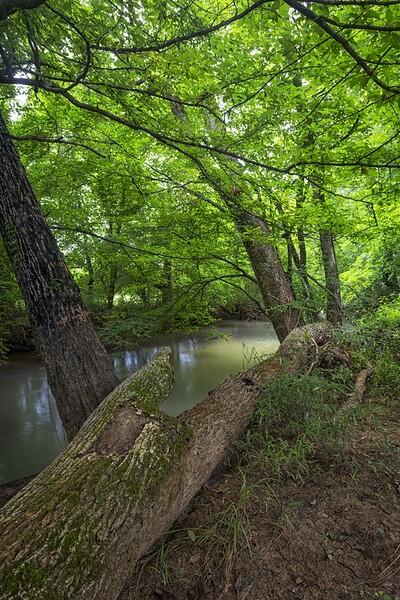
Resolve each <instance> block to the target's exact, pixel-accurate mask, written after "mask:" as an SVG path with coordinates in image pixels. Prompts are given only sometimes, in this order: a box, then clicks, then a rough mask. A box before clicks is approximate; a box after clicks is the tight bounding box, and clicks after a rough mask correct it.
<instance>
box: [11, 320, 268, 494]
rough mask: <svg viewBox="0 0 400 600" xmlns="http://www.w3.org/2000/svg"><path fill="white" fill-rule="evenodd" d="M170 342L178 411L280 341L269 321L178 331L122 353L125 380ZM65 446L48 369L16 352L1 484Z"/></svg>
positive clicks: (167, 404)
mask: <svg viewBox="0 0 400 600" xmlns="http://www.w3.org/2000/svg"><path fill="white" fill-rule="evenodd" d="M164 345H169V346H170V347H171V349H172V361H173V366H174V369H175V378H176V385H175V388H174V390H173V392H172V394H171V395H170V396H169V397H168V398H167V399H166V400H165V401H164V402H163V404H162V409H163V410H165V411H166V412H167V413H169V414H171V415H177V414H180V413H181V412H183V411H184V410H187V409H188V408H191V407H192V406H194V405H195V404H197V403H198V402H200V401H201V400H202V399H203V398H205V397H206V396H207V394H208V392H209V391H210V390H211V389H213V388H214V387H215V386H216V385H217V384H218V383H220V382H221V381H223V380H224V379H225V378H226V377H228V376H229V375H231V374H232V373H235V372H237V371H239V370H240V369H242V368H244V367H246V366H248V363H249V361H253V362H254V361H255V360H257V357H258V356H259V355H260V353H265V354H268V353H271V352H274V351H275V350H276V348H277V346H278V342H277V339H276V337H275V334H274V332H273V330H272V328H271V326H270V325H269V324H267V323H259V322H243V321H225V322H222V323H220V324H219V325H218V327H217V328H206V329H205V330H203V331H202V332H201V333H200V334H198V335H196V337H195V338H193V337H189V336H187V335H182V334H174V335H170V336H167V337H164V338H163V339H162V340H156V339H153V340H149V341H148V343H146V344H145V345H143V346H141V347H138V348H135V350H133V351H128V352H123V353H121V354H118V355H116V356H115V357H114V362H115V368H116V371H117V374H118V376H119V378H120V379H124V378H125V377H126V376H127V375H128V374H130V373H133V372H135V371H137V370H138V369H140V367H142V366H143V365H144V364H145V363H146V362H147V361H148V360H150V359H151V358H152V357H153V356H154V355H155V354H156V353H157V351H158V350H159V349H160V347H161V346H164ZM64 445H65V436H64V433H63V428H62V424H61V421H60V418H59V416H58V412H57V408H56V405H55V402H54V399H53V397H52V395H51V392H50V390H49V387H48V385H47V378H46V372H45V370H44V368H43V367H42V366H41V364H40V361H39V360H38V359H36V358H34V357H33V356H32V355H31V354H16V355H13V356H12V357H11V360H10V363H9V364H7V365H6V366H4V367H2V368H0V483H5V482H7V481H12V480H15V479H19V478H21V477H27V476H28V475H31V474H33V473H38V472H39V471H41V470H42V469H43V468H44V467H45V466H47V464H49V463H50V462H51V461H52V460H53V458H54V457H55V456H56V455H57V454H58V453H59V452H60V450H61V448H62V447H63V446H64Z"/></svg>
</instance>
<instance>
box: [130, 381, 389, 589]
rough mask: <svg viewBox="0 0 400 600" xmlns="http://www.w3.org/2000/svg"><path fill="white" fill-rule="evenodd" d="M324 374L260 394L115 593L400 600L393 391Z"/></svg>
mask: <svg viewBox="0 0 400 600" xmlns="http://www.w3.org/2000/svg"><path fill="white" fill-rule="evenodd" d="M331 379H332V378H331ZM321 381H322V378H321V377H319V376H318V375H317V376H310V377H308V378H303V381H302V382H301V381H300V384H301V385H300V390H299V389H298V387H296V386H297V384H296V382H294V384H293V382H290V381H288V382H286V383H285V382H284V383H283V387H282V385H281V386H280V387H279V386H278V389H276V390H272V392H271V393H269V394H267V395H266V399H264V400H263V401H262V402H261V405H260V406H259V407H258V409H257V411H256V415H255V419H254V422H253V425H252V427H251V429H250V430H249V432H248V434H247V435H246V438H245V439H244V440H243V441H242V443H241V445H240V447H239V448H238V451H237V455H236V458H235V460H234V464H231V466H230V468H229V469H228V470H225V472H224V474H222V475H220V476H219V477H214V478H213V480H212V481H211V482H209V484H208V486H207V487H206V488H204V489H203V490H202V492H201V493H200V494H198V495H197V497H196V498H195V500H194V502H193V503H192V506H191V507H190V511H189V512H188V513H187V514H186V515H185V516H184V517H182V518H181V520H180V521H179V522H178V523H176V524H175V527H174V530H173V531H172V532H170V533H169V534H168V536H166V537H165V538H164V540H163V542H162V544H161V545H158V546H157V547H156V548H155V549H154V550H153V551H152V552H151V553H150V554H149V555H148V556H147V557H146V558H145V559H144V560H143V561H142V563H141V565H140V568H139V570H138V571H137V572H136V573H135V574H134V575H133V576H132V577H131V579H130V581H129V582H128V584H127V585H126V587H125V590H124V592H123V593H122V595H121V597H120V600H217V599H223V600H245V599H246V600H300V599H301V600H311V599H318V600H342V599H343V600H349V599H351V600H356V599H357V600H358V599H360V600H364V599H365V600H366V599H368V600H372V599H381V600H395V599H400V469H399V467H400V429H399V422H400V398H398V399H396V394H393V396H392V397H391V399H390V400H388V399H386V400H383V399H381V398H378V397H376V386H375V389H374V390H373V394H374V395H373V397H371V394H367V396H366V398H364V401H363V402H362V405H359V406H356V407H355V408H351V409H350V410H349V409H348V408H347V406H346V396H347V397H348V396H350V393H349V389H350V388H347V392H346V385H344V386H340V385H339V386H338V385H337V384H336V383H332V382H330V383H328V384H327V387H326V386H325V384H324V383H321ZM285 385H286V390H285V389H283V388H284V387H285ZM293 385H295V387H293ZM329 386H333V388H332V387H331V388H330V387H329ZM332 389H333V393H331V392H332ZM282 390H283V392H284V393H283V396H284V398H283V400H282ZM338 390H339V391H338ZM285 394H286V396H285ZM271 395H272V400H271ZM285 397H286V400H285ZM276 399H278V404H276ZM323 399H325V402H321V400H323ZM274 403H275V404H274ZM327 407H328V408H327ZM267 413H268V414H267ZM266 415H267V416H266ZM271 415H272V416H271Z"/></svg>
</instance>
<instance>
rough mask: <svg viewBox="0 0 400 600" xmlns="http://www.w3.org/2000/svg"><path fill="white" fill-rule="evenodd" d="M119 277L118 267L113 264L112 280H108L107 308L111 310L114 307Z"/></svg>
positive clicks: (111, 268) (111, 267)
mask: <svg viewBox="0 0 400 600" xmlns="http://www.w3.org/2000/svg"><path fill="white" fill-rule="evenodd" d="M117 277H118V265H116V264H112V265H111V266H110V278H109V280H108V288H107V308H108V309H109V310H111V309H112V307H113V306H114V296H115V290H116V287H117Z"/></svg>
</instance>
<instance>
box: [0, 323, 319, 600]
mask: <svg viewBox="0 0 400 600" xmlns="http://www.w3.org/2000/svg"><path fill="white" fill-rule="evenodd" d="M329 335H330V329H329V326H327V324H326V323H325V324H323V325H322V324H317V325H313V326H307V327H306V328H301V329H297V330H296V331H294V332H293V333H292V334H291V336H290V337H289V338H287V340H285V342H284V343H283V344H282V345H281V347H280V348H279V351H278V353H277V354H276V355H275V356H274V357H272V358H270V359H268V360H267V361H264V362H263V363H261V364H260V365H258V366H256V367H253V368H252V369H249V370H248V371H246V372H245V373H241V374H238V375H235V376H233V377H230V378H229V379H227V380H226V381H225V382H224V383H222V384H221V385H219V386H218V387H217V388H216V389H215V390H213V391H212V392H211V393H210V394H209V395H208V397H207V399H206V400H205V401H204V402H202V403H201V404H199V405H198V406H196V407H194V408H193V409H191V410H190V411H188V412H187V413H184V414H183V415H181V416H180V417H178V418H174V417H169V416H167V415H165V414H163V413H161V412H160V410H159V409H158V404H159V402H160V401H161V400H162V399H163V398H165V397H166V396H167V395H168V393H169V392H170V390H171V387H172V385H173V373H172V369H171V367H170V363H169V354H170V351H169V350H168V349H163V350H161V352H160V353H159V354H158V355H157V357H156V358H155V359H154V360H153V361H152V362H151V363H148V364H147V365H146V366H145V367H143V368H142V369H141V370H140V371H138V372H137V373H136V374H135V375H133V376H132V377H131V378H130V379H128V380H126V381H125V382H123V383H122V384H121V385H120V386H119V387H118V388H116V389H115V390H114V391H113V392H112V393H111V394H110V395H109V396H108V397H107V398H106V400H104V402H103V403H102V404H101V405H100V406H99V407H98V408H97V409H96V410H95V412H94V413H93V414H92V415H91V416H90V417H89V419H88V420H87V421H86V423H85V424H84V426H83V427H82V429H81V431H80V432H79V433H78V435H77V436H76V437H75V439H74V440H73V442H72V443H71V444H70V445H69V446H68V447H67V448H66V449H65V450H64V452H63V453H62V454H60V455H59V456H58V457H57V458H56V460H55V461H54V462H53V463H52V464H51V465H50V466H49V467H48V468H47V469H46V470H45V471H43V472H42V473H41V474H40V475H39V476H38V477H36V478H35V479H34V480H33V481H32V482H31V483H29V484H28V485H27V486H26V487H25V488H24V489H23V490H22V492H20V493H19V494H18V495H17V496H15V497H14V498H13V500H11V501H10V502H9V503H8V504H7V505H6V506H5V507H4V508H3V509H2V510H1V512H0V565H1V566H0V588H1V589H2V592H3V595H2V598H3V599H4V600H11V599H15V598H29V599H30V598H32V599H33V598H34V599H35V600H42V599H43V600H44V599H47V598H57V600H70V599H72V598H73V599H74V600H80V599H84V600H94V599H96V600H103V599H107V600H114V599H116V598H117V597H118V594H119V593H120V591H121V589H122V587H123V585H124V582H125V580H126V578H127V577H128V575H129V574H130V573H129V572H130V571H132V569H133V567H134V565H135V563H136V562H137V561H138V559H139V558H141V557H142V556H143V555H144V554H145V553H146V551H148V549H149V548H150V547H151V546H152V544H153V543H154V542H155V541H156V540H157V539H158V538H159V537H160V536H161V535H162V534H163V533H164V532H165V531H166V530H168V528H169V527H171V525H172V524H173V522H174V521H175V520H176V518H177V517H178V516H179V515H180V513H181V512H182V511H183V510H184V509H185V508H186V507H187V506H188V504H189V502H190V501H191V499H192V498H193V496H194V495H195V494H196V493H197V492H198V491H199V490H200V488H201V487H202V485H203V484H204V483H205V482H206V481H207V480H208V479H209V477H210V475H211V474H212V472H213V470H214V469H215V467H216V466H217V465H218V464H219V463H220V461H221V460H222V459H223V458H224V456H225V453H226V451H227V450H228V449H229V447H230V446H231V445H232V444H233V443H234V442H235V440H237V439H238V437H239V436H240V435H241V434H242V433H243V432H244V430H245V429H246V427H247V425H248V423H249V420H250V418H251V415H252V411H253V409H254V405H255V402H256V399H257V396H258V395H259V393H260V391H261V390H262V389H263V387H264V385H265V383H267V382H268V381H269V380H271V379H273V378H276V377H279V376H280V375H282V374H286V373H297V372H305V370H306V368H307V366H308V364H309V362H310V356H313V353H314V352H315V345H322V344H324V343H326V341H327V339H329Z"/></svg>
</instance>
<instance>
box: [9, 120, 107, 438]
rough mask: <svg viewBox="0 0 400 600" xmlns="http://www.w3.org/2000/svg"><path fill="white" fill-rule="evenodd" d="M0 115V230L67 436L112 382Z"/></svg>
mask: <svg viewBox="0 0 400 600" xmlns="http://www.w3.org/2000/svg"><path fill="white" fill-rule="evenodd" d="M7 133H8V132H7V129H6V126H5V123H4V121H3V119H2V117H1V115H0V233H1V235H2V237H3V240H4V245H5V248H6V251H7V254H8V256H9V258H10V261H11V265H12V267H13V270H14V273H15V275H16V278H17V281H18V284H19V287H20V288H21V291H22V295H23V297H24V300H25V304H26V307H27V310H28V314H29V319H30V322H31V324H32V327H33V331H34V335H35V342H36V346H37V349H38V351H39V352H40V354H41V356H42V358H43V361H44V364H45V367H46V370H47V376H48V380H49V384H50V387H51V390H52V392H53V394H54V397H55V399H56V402H57V408H58V411H59V413H60V416H61V419H62V421H63V424H64V428H65V430H66V433H67V435H68V437H69V438H71V437H72V436H73V435H75V433H76V432H77V431H78V430H79V428H80V427H81V425H82V423H83V422H84V421H85V419H86V418H87V417H88V416H89V415H90V413H91V412H92V410H93V409H94V408H95V407H96V406H97V405H98V404H99V403H100V402H101V401H102V400H103V399H104V398H105V397H106V396H107V394H109V393H110V392H111V390H112V389H113V388H114V387H115V386H116V385H117V383H118V381H117V377H116V375H115V372H114V367H113V363H112V359H111V357H109V356H108V355H107V353H106V351H105V349H104V347H103V346H102V344H101V343H100V341H99V339H98V338H97V335H96V332H95V330H94V328H93V325H92V323H91V322H90V319H89V314H88V311H87V309H86V308H85V306H84V305H83V303H82V299H81V296H80V292H79V288H78V286H77V285H76V283H75V282H74V280H73V278H72V276H71V274H70V272H69V271H68V269H67V266H66V264H65V262H64V259H63V256H62V254H61V252H60V250H59V248H58V246H57V242H56V240H55V238H54V236H53V234H52V233H51V231H50V228H49V227H48V225H47V223H46V221H45V218H44V216H43V213H42V211H41V209H40V206H39V203H38V201H37V200H36V198H35V195H34V192H33V190H32V188H31V186H30V184H29V181H28V178H27V176H26V173H25V170H24V168H23V166H22V164H21V161H20V159H19V157H18V154H17V151H16V149H15V147H14V145H13V142H12V141H11V139H10V138H9V136H8V135H7Z"/></svg>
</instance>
